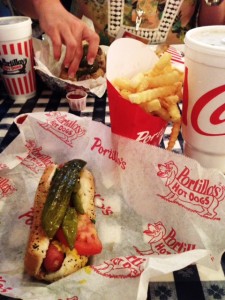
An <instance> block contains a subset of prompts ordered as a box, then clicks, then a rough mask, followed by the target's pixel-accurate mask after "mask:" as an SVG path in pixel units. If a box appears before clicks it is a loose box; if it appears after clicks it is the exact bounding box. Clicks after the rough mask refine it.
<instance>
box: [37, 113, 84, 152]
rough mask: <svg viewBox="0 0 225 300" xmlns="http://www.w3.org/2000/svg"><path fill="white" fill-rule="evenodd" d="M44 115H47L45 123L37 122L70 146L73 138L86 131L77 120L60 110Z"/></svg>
mask: <svg viewBox="0 0 225 300" xmlns="http://www.w3.org/2000/svg"><path fill="white" fill-rule="evenodd" d="M46 116H48V118H47V120H46V123H39V125H40V126H41V127H42V128H43V129H45V130H47V131H49V132H51V133H52V134H54V135H55V136H56V137H57V138H58V139H59V140H61V141H62V142H64V143H65V144H67V145H68V146H70V147H72V146H73V141H74V140H76V139H78V138H80V137H82V136H83V135H85V133H86V129H84V128H82V126H80V125H79V123H78V121H77V120H75V121H74V120H70V119H68V116H67V115H64V114H62V113H61V112H51V113H48V114H46Z"/></svg>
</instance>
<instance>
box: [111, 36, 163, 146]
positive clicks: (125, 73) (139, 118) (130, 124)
mask: <svg viewBox="0 0 225 300" xmlns="http://www.w3.org/2000/svg"><path fill="white" fill-rule="evenodd" d="M157 60H158V57H157V55H156V54H155V53H154V51H153V50H152V49H151V48H150V47H149V46H148V45H145V44H144V43H142V42H140V41H137V40H134V39H129V38H121V39H118V40H116V41H115V42H113V43H112V45H111V46H110V47H109V49H108V53H107V91H108V97H109V108H110V119H111V128H112V132H113V133H116V134H119V135H121V136H124V137H128V138H131V139H134V140H138V141H140V142H142V143H147V144H151V145H156V146H158V145H159V144H160V141H161V139H162V136H163V133H164V131H165V128H166V126H167V122H166V121H164V120H162V119H161V118H159V117H155V116H153V115H151V114H149V113H146V112H145V111H144V110H143V109H142V108H141V107H140V106H138V105H137V104H133V103H131V102H129V101H127V100H125V99H124V98H123V97H122V96H121V95H120V94H119V92H118V91H117V90H116V89H115V87H114V86H113V85H112V82H113V80H114V79H115V78H119V77H125V78H131V77H132V76H134V75H136V74H138V73H139V72H144V71H148V70H150V69H151V68H152V67H153V66H154V64H155V63H156V62H157Z"/></svg>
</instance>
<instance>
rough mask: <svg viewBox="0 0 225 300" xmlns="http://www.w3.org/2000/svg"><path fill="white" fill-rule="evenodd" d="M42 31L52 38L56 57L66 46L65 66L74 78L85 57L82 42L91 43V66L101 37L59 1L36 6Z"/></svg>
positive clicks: (89, 57) (41, 3)
mask: <svg viewBox="0 0 225 300" xmlns="http://www.w3.org/2000/svg"><path fill="white" fill-rule="evenodd" d="M35 10H36V13H37V15H38V19H39V23H40V26H41V28H42V30H43V31H44V32H45V33H46V34H47V35H48V36H49V37H50V38H51V40H52V44H53V49H54V57H55V59H57V60H58V59H59V58H60V56H61V47H62V44H64V45H65V46H66V55H65V59H64V65H65V67H67V68H68V75H69V77H71V78H74V75H75V73H76V71H77V69H78V67H79V63H80V60H81V58H82V55H83V47H82V41H84V40H86V41H87V42H88V43H89V48H88V54H87V61H88V63H89V64H90V65H91V64H93V62H94V59H95V57H96V54H97V51H98V46H99V36H98V35H97V34H96V33H95V32H94V31H93V30H92V29H90V28H89V27H88V26H87V25H86V24H85V23H84V22H83V21H81V20H80V19H78V18H77V17H75V16H74V15H72V14H71V13H70V12H68V11H67V10H66V9H65V8H64V7H63V6H62V4H61V3H60V1H59V0H54V1H53V0H43V1H42V0H38V1H37V2H36V5H35Z"/></svg>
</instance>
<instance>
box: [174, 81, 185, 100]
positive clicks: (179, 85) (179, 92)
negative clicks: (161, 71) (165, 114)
mask: <svg viewBox="0 0 225 300" xmlns="http://www.w3.org/2000/svg"><path fill="white" fill-rule="evenodd" d="M174 85H175V86H176V87H177V90H176V93H175V94H176V95H177V96H178V97H179V101H182V99H183V83H182V82H176V83H174Z"/></svg>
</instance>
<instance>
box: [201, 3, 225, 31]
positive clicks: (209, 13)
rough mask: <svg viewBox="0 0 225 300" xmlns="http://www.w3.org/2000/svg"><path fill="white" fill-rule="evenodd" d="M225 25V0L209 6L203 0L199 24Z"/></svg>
mask: <svg viewBox="0 0 225 300" xmlns="http://www.w3.org/2000/svg"><path fill="white" fill-rule="evenodd" d="M207 25H225V0H223V2H222V3H220V4H219V5H218V6H208V5H207V4H206V3H205V0H201V6H200V10H199V17H198V26H207Z"/></svg>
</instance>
